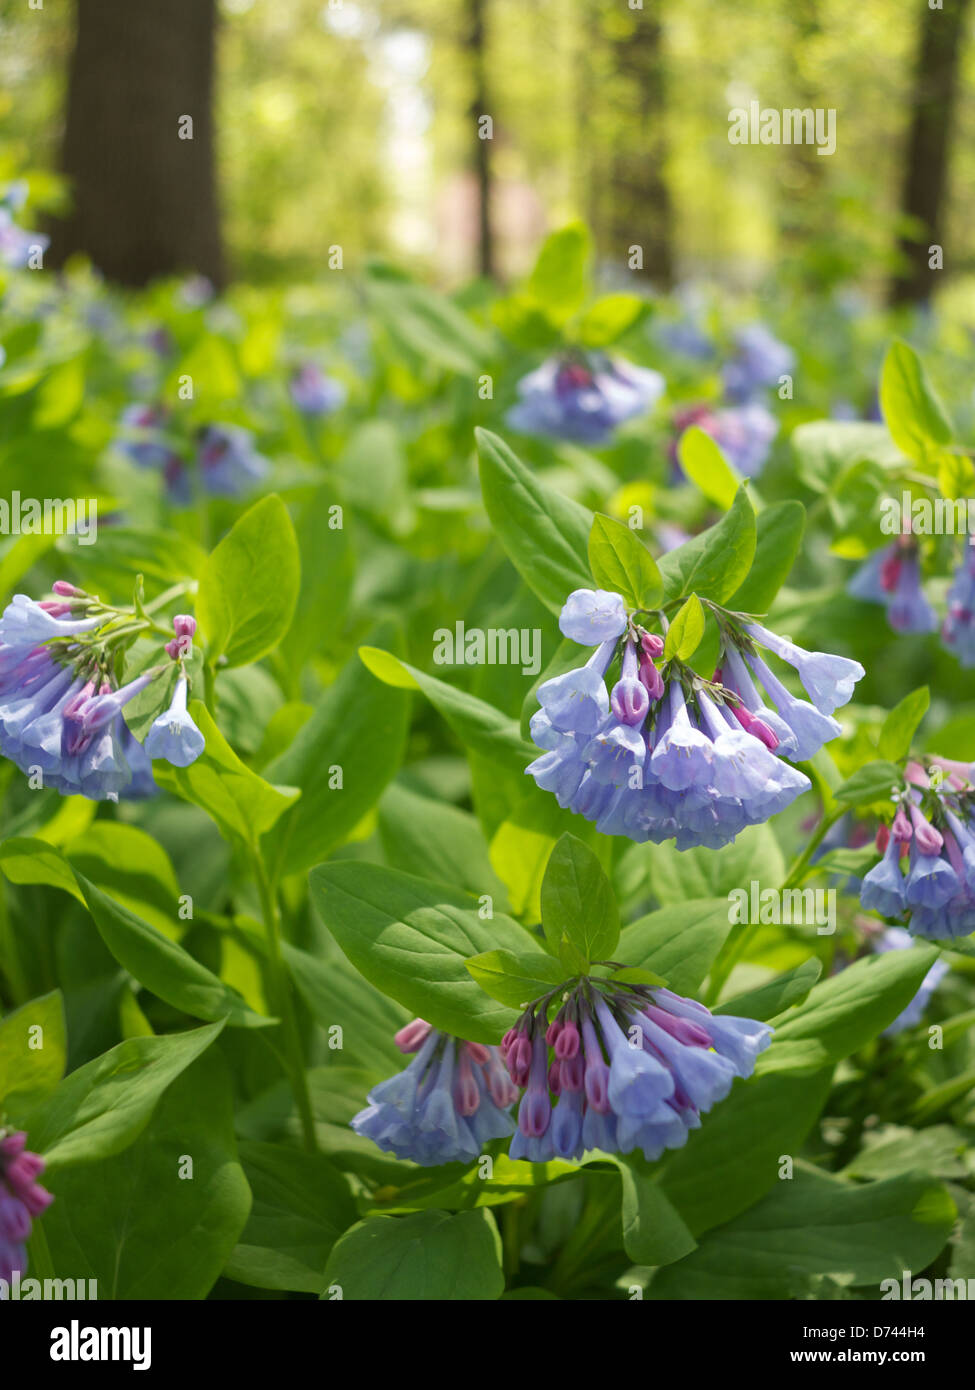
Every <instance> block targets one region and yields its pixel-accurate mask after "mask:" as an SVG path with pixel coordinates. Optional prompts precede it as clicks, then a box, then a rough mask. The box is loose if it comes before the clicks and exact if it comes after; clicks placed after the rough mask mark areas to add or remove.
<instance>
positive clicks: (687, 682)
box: [526, 590, 863, 849]
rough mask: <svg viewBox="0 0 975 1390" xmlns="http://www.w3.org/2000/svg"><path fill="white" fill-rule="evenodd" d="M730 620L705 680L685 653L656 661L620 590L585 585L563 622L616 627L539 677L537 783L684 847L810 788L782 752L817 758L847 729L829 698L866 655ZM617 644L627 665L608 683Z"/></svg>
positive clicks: (567, 627) (587, 629)
mask: <svg viewBox="0 0 975 1390" xmlns="http://www.w3.org/2000/svg"><path fill="white" fill-rule="evenodd" d="M607 615H608V617H607ZM604 620H605V621H604ZM723 623H724V631H725V645H724V651H723V654H722V658H721V660H722V665H721V666H719V669H718V670H717V671H716V672H715V675H714V678H713V680H710V681H705V680H703V679H702V678H701V677H699V676H697V675H695V673H694V672H692V671H690V670H689V668H686V667H684V666H683V665H682V663H679V662H673V661H667V660H663V662H662V664H661V665H658V664H657V663H658V662H659V661H660V660H661V658H662V656H663V652H664V643H663V639H662V638H661V637H659V636H658V635H657V634H654V633H650V632H647V631H646V630H645V629H643V628H642V627H641V626H640V624H639V622H638V621H637V615H636V614H635V613H634V614H627V612H626V607H625V604H624V603H623V600H622V598H621V597H620V596H619V595H618V594H612V593H608V594H607V593H602V592H595V593H594V592H593V591H591V590H577V591H576V593H575V594H573V595H572V596H571V598H570V601H569V603H568V604H567V605H566V608H565V609H564V610H563V614H562V630H563V632H565V633H566V635H568V636H570V637H574V638H575V639H576V640H584V641H586V642H588V643H592V642H593V641H594V640H596V638H597V636H601V635H602V634H603V633H604V632H608V633H609V634H611V635H609V636H605V637H603V639H602V641H601V642H600V645H599V646H598V647H597V648H596V650H595V652H594V653H593V655H592V656H591V657H590V659H589V661H588V662H587V663H586V664H585V666H583V667H579V668H577V669H575V670H571V671H569V672H566V673H565V674H564V675H561V676H555V677H553V678H552V679H550V680H548V681H545V682H543V684H542V685H541V686H540V687H539V690H538V699H539V703H540V705H541V708H540V710H539V711H538V712H537V713H536V714H535V715H534V716H533V718H532V720H531V723H530V730H531V736H532V739H533V741H534V743H535V744H536V745H537V746H538V747H539V748H540V749H542V750H543V753H542V756H541V757H539V758H536V759H535V760H534V761H533V762H532V763H531V764H530V765H529V767H528V768H527V769H526V770H527V772H528V774H529V775H530V776H532V777H533V778H534V779H535V782H536V784H537V785H538V786H539V787H541V788H542V789H543V790H545V791H550V792H552V793H553V794H554V795H555V797H556V799H557V800H558V802H559V805H560V806H563V807H565V808H567V809H568V810H571V811H573V812H575V813H576V814H578V815H581V816H584V817H585V818H586V819H587V820H590V821H592V822H594V823H595V825H596V827H597V829H598V830H599V831H600V832H601V833H603V834H608V835H625V836H627V837H628V838H629V839H632V840H635V841H637V842H638V843H642V842H644V841H647V840H651V841H653V842H655V843H660V842H662V841H663V840H667V839H674V840H675V841H676V845H677V848H678V849H688V848H691V847H694V846H698V845H706V846H708V847H710V848H714V849H717V848H720V847H721V846H722V845H724V844H727V843H729V842H730V841H731V840H733V839H734V838H735V836H736V835H737V834H738V833H739V831H741V830H743V829H744V828H745V826H746V825H755V824H758V823H760V822H762V821H766V820H768V819H769V817H770V816H772V815H775V814H777V813H778V812H779V811H781V810H783V809H784V808H785V807H786V806H788V805H789V804H790V803H791V802H792V801H793V800H795V798H796V797H797V796H799V795H800V794H801V793H802V792H804V791H806V790H807V789H808V787H809V785H810V783H809V779H808V778H807V777H806V776H805V775H804V774H803V773H801V772H799V771H798V770H797V769H796V768H794V767H792V766H790V764H789V763H788V762H786V761H785V760H786V759H787V758H794V759H797V760H804V759H807V758H810V757H812V756H813V755H814V754H815V753H816V752H817V751H818V749H819V748H821V747H822V745H823V743H825V742H826V741H827V740H828V739H832V738H835V737H836V735H837V734H838V733H839V732H840V725H839V724H838V723H837V721H836V720H835V719H833V718H832V717H831V715H830V714H829V713H825V712H824V711H825V710H832V709H833V708H835V707H836V706H837V705H839V704H843V703H845V702H846V701H847V700H849V698H850V695H851V694H852V690H853V683H854V682H855V681H856V680H858V679H859V677H860V676H862V675H863V667H862V666H860V664H859V662H855V661H849V660H847V658H845V657H838V656H832V655H830V654H828V653H825V652H807V651H805V650H804V649H802V648H801V647H796V646H795V644H794V643H792V642H788V641H786V640H785V639H784V638H780V637H778V636H777V635H776V634H775V633H772V632H769V631H768V630H767V629H766V628H763V627H760V626H758V625H757V624H744V625H740V619H737V618H735V616H734V615H732V614H725V616H724V619H723ZM593 629H595V631H594V630H593ZM612 634H618V635H612ZM756 642H761V643H763V644H764V645H766V646H767V647H769V648H770V649H774V650H775V651H776V653H777V654H778V655H780V656H782V657H783V658H784V659H785V660H787V661H789V662H790V663H791V664H793V665H794V666H795V667H796V669H797V670H798V671H799V674H800V677H801V678H802V680H803V681H804V683H805V684H806V688H807V689H808V690H809V691H810V694H811V696H812V698H813V701H814V702H815V703H812V702H810V701H806V700H799V699H796V698H795V697H794V696H793V695H791V694H790V692H789V691H788V690H786V688H785V687H784V686H783V685H782V683H781V682H780V681H779V680H778V678H777V677H776V676H775V674H774V673H773V672H772V671H771V670H770V669H769V667H768V666H767V665H766V663H765V662H764V661H763V660H762V659H761V657H760V656H759V655H758V651H757V649H756V646H755V643H756ZM638 643H639V648H638ZM618 649H621V663H620V674H619V678H618V679H617V680H616V682H615V684H614V685H613V688H612V692H611V693H610V694H607V690H606V674H607V672H608V670H609V669H610V666H611V664H612V661H613V658H614V656H615V654H616V652H617V650H618ZM756 680H759V681H761V683H762V685H763V686H764V688H765V692H766V693H765V695H764V696H763V695H761V694H760V693H759V691H758V689H757V687H756ZM766 701H769V702H771V704H772V705H774V706H775V708H770V707H769V704H768V703H766Z"/></svg>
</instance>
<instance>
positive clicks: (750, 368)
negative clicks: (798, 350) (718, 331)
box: [722, 323, 795, 402]
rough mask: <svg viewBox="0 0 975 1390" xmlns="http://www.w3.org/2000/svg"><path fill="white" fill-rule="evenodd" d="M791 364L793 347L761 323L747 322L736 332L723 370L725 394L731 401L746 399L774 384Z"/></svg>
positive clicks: (790, 367)
mask: <svg viewBox="0 0 975 1390" xmlns="http://www.w3.org/2000/svg"><path fill="white" fill-rule="evenodd" d="M794 364H795V354H794V353H793V351H792V349H791V348H788V347H786V345H785V344H784V343H780V342H779V340H778V338H776V337H775V336H774V334H772V333H771V332H770V331H769V330H768V329H767V328H766V327H765V325H764V324H761V323H752V324H748V325H746V326H745V327H744V328H741V329H739V330H738V332H737V333H736V334H735V352H734V356H733V357H732V359H731V361H730V362H728V363H727V365H726V366H725V368H724V370H723V372H722V377H723V379H724V389H725V395H726V396H727V397H728V399H729V400H731V401H738V402H745V401H748V400H750V399H751V398H752V397H753V396H754V395H755V393H756V392H757V391H760V390H762V389H763V388H764V387H768V386H775V385H776V384H777V383H778V380H779V377H781V376H785V375H787V374H788V373H789V372H791V371H792V368H793V365H794Z"/></svg>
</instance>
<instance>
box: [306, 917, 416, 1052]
mask: <svg viewBox="0 0 975 1390" xmlns="http://www.w3.org/2000/svg"><path fill="white" fill-rule="evenodd" d="M328 944H329V945H330V946H331V955H328V956H318V955H311V954H309V952H308V951H299V950H298V948H297V947H296V946H292V945H290V943H289V942H287V941H284V942H282V943H281V952H282V955H283V956H284V960H285V964H286V965H287V967H288V970H289V971H290V973H291V978H292V979H293V980H294V982H295V985H296V986H297V989H298V992H299V994H300V995H301V997H302V999H303V1000H304V1001H305V1003H306V1004H307V1006H308V1009H309V1012H310V1013H311V1015H312V1017H313V1018H314V1019H315V1021H316V1023H318V1024H320V1025H321V1027H322V1028H325V1029H336V1028H340V1029H341V1030H342V1032H341V1047H340V1048H337V1049H336V1051H338V1052H339V1055H340V1056H341V1059H342V1061H343V1063H344V1064H345V1065H347V1066H350V1067H363V1068H366V1069H368V1070H372V1071H374V1072H376V1073H377V1076H378V1077H385V1076H388V1075H389V1074H390V1073H391V1072H393V1071H397V1070H398V1069H399V1068H400V1067H401V1066H402V1065H403V1054H402V1052H400V1050H399V1048H398V1047H397V1046H396V1043H395V1042H394V1041H393V1037H394V1034H396V1033H397V1032H398V1031H399V1029H400V1028H402V1027H403V1025H404V1023H409V1021H410V1018H411V1017H412V1015H411V1014H410V1012H409V1010H408V1009H404V1008H403V1006H402V1005H401V1004H397V1003H396V1001H395V999H389V998H387V996H386V995H385V994H382V993H380V991H379V990H378V989H376V988H375V986H374V985H371V984H370V983H369V981H368V980H364V979H363V978H362V976H361V975H360V974H359V972H358V971H357V970H353V968H352V966H351V965H350V964H349V962H348V961H347V960H346V959H345V957H344V956H343V955H340V954H339V952H338V949H337V948H336V947H335V946H334V945H332V943H328ZM333 1041H335V1038H334V1035H333V1036H331V1037H330V1038H329V1046H330V1048H331V1046H332V1043H333Z"/></svg>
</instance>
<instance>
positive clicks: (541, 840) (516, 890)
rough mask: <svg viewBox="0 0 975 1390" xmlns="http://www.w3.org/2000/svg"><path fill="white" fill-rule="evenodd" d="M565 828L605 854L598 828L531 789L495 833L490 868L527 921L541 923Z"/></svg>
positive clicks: (544, 794) (534, 788) (518, 912)
mask: <svg viewBox="0 0 975 1390" xmlns="http://www.w3.org/2000/svg"><path fill="white" fill-rule="evenodd" d="M506 804H509V805H510V802H508V803H506ZM566 830H570V831H571V833H572V834H574V835H576V836H577V837H578V838H579V839H581V840H583V841H584V842H585V843H586V844H588V845H589V846H590V848H592V849H598V848H600V847H602V849H603V851H604V852H605V848H606V844H607V842H606V839H605V837H603V836H600V835H599V832H598V831H597V830H596V828H595V826H593V825H590V824H589V823H588V822H587V821H585V820H583V818H582V816H576V815H573V814H572V812H571V811H566V810H564V809H563V808H562V807H561V806H560V805H559V803H558V802H557V801H556V799H555V797H554V796H552V795H550V793H548V792H544V791H542V790H541V788H539V787H535V786H531V788H530V790H528V791H526V792H525V793H524V795H523V796H522V797H521V798H520V799H519V800H518V801H517V802H516V803H515V805H514V806H513V807H512V809H511V810H510V811H509V812H508V814H507V815H506V816H505V818H504V820H503V821H502V822H501V824H500V825H499V826H498V828H497V830H496V831H495V832H494V836H493V838H492V840H491V849H490V855H491V864H492V867H493V868H494V870H495V872H496V873H497V874H498V877H499V878H500V879H501V880H502V881H503V883H504V885H505V887H506V888H507V890H508V896H509V898H510V900H511V910H512V911H513V912H514V913H515V914H516V915H517V916H518V917H520V918H521V919H522V920H523V921H527V922H538V921H540V920H541V916H542V880H543V879H544V877H545V868H546V865H547V864H548V861H549V858H550V856H551V853H552V850H553V849H554V848H555V844H556V841H557V840H558V839H559V837H560V836H561V835H563V834H564V833H565V832H566ZM600 842H602V844H601V845H600Z"/></svg>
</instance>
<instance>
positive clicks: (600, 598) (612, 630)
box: [559, 589, 626, 647]
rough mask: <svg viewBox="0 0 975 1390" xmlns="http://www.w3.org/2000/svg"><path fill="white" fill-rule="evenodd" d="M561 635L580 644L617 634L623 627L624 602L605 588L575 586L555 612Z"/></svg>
mask: <svg viewBox="0 0 975 1390" xmlns="http://www.w3.org/2000/svg"><path fill="white" fill-rule="evenodd" d="M559 628H560V630H561V632H562V636H563V637H568V638H569V640H570V641H571V642H578V643H579V645H580V646H583V647H596V646H598V645H599V644H600V642H607V641H609V640H610V638H614V637H619V636H620V634H621V633H622V632H623V631H624V630H625V628H626V605H625V603H624V602H623V600H622V598H621V597H620V595H619V594H613V593H609V592H607V590H605V589H575V590H574V591H573V592H572V593H571V594H570V595H569V597H568V598H567V599H566V601H565V606H564V607H563V609H562V612H561V613H560V614H559Z"/></svg>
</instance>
